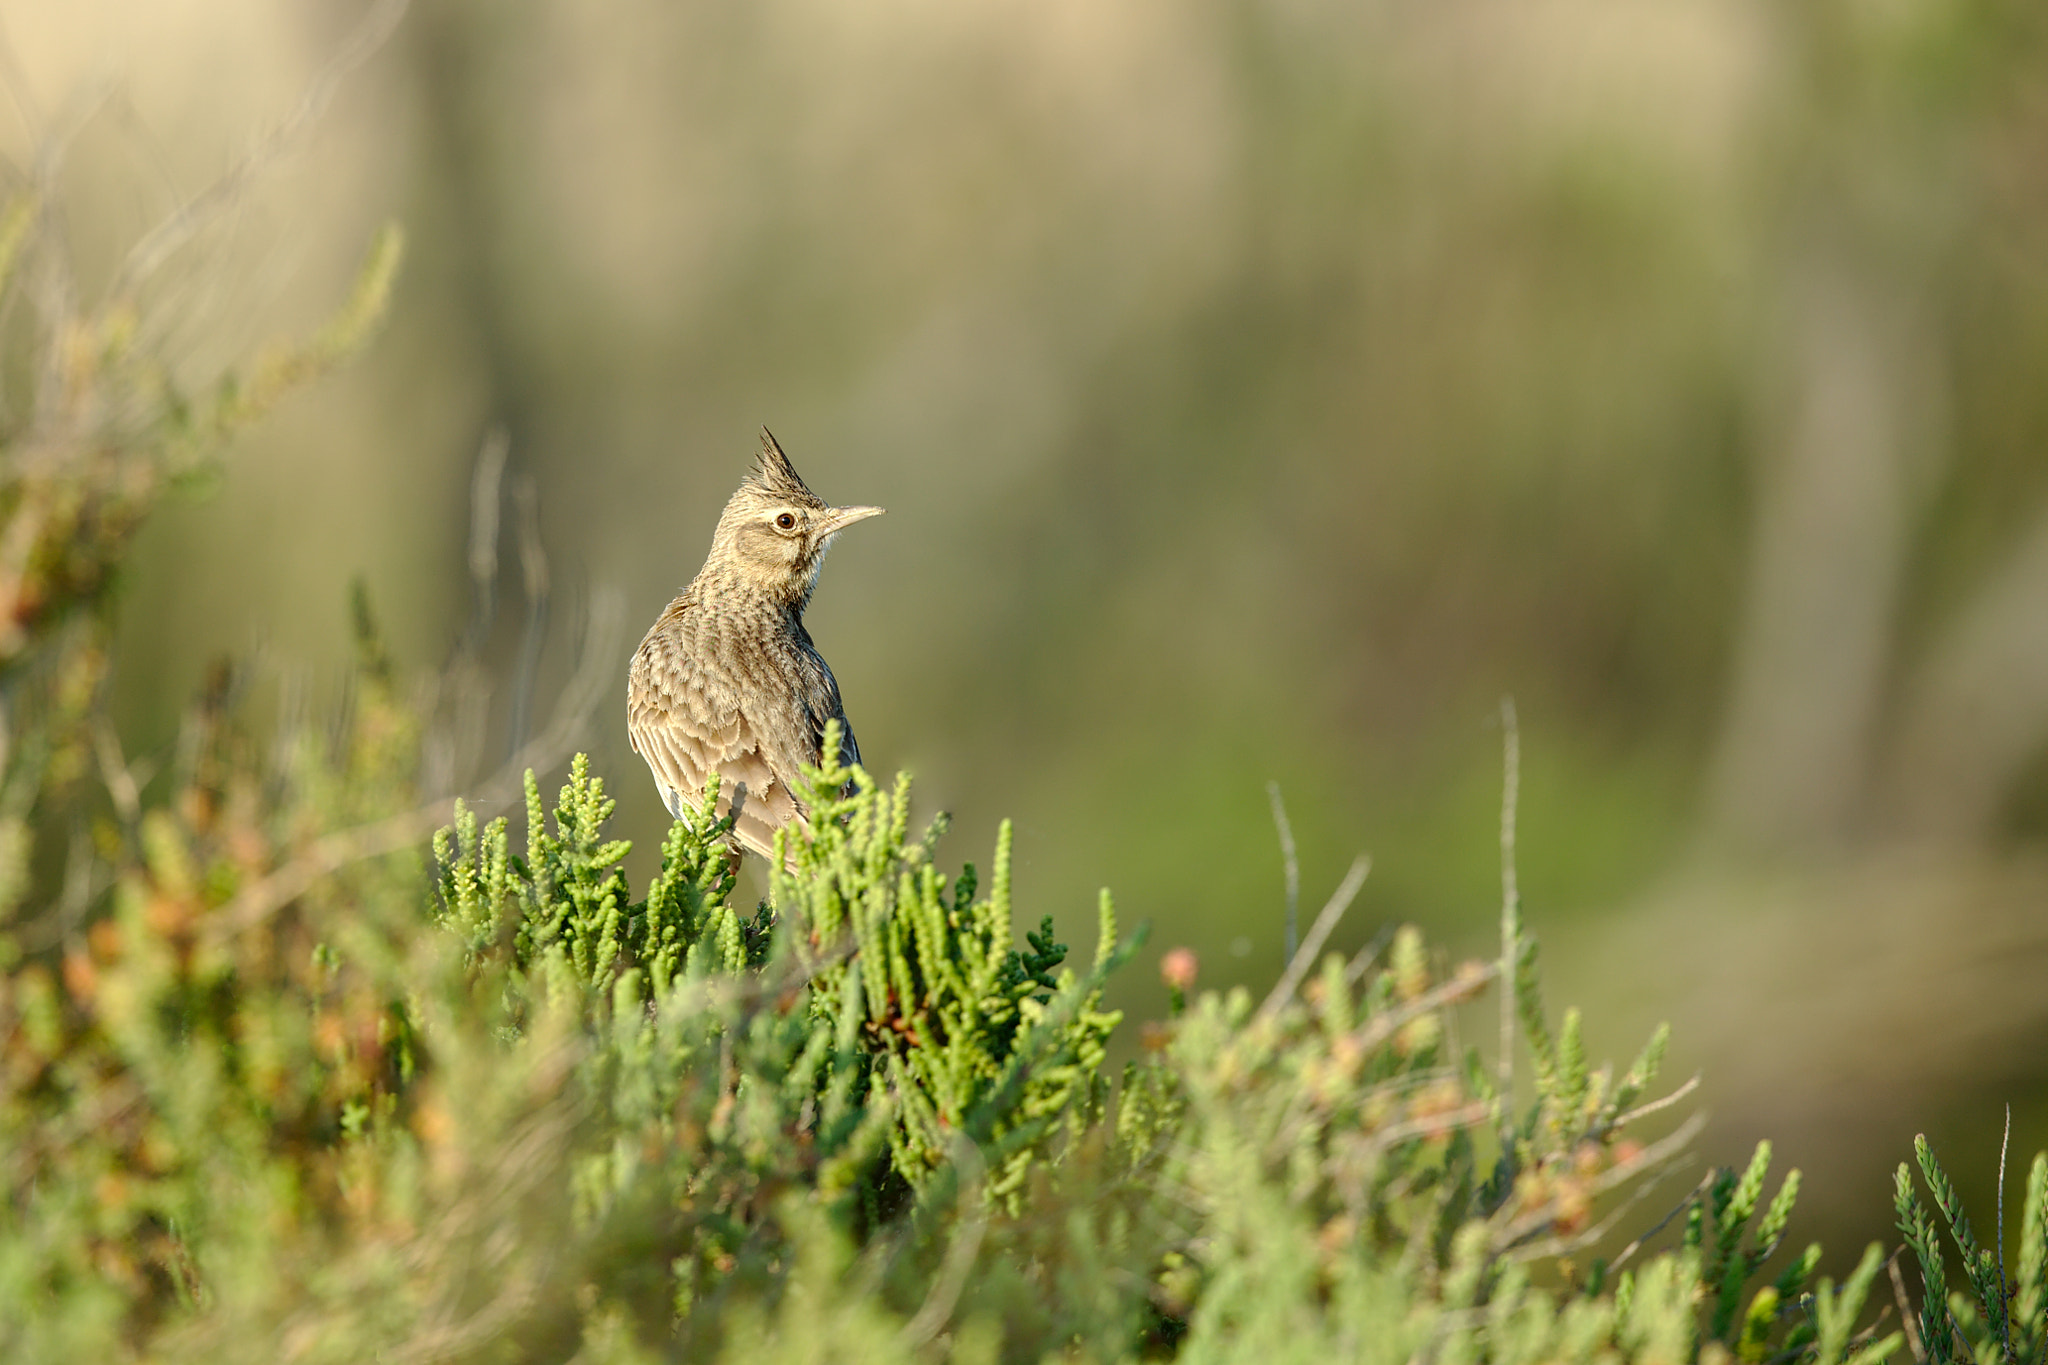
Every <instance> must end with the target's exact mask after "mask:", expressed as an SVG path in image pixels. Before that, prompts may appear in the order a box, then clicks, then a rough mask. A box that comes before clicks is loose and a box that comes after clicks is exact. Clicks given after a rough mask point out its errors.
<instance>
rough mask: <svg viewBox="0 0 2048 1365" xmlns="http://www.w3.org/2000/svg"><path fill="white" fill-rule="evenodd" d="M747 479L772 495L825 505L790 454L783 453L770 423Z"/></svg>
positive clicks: (758, 488)
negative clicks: (790, 459) (802, 475)
mask: <svg viewBox="0 0 2048 1365" xmlns="http://www.w3.org/2000/svg"><path fill="white" fill-rule="evenodd" d="M747 482H748V483H750V484H752V485H753V486H754V487H755V489H756V490H758V491H759V492H762V493H766V494H768V495H769V496H771V497H778V498H787V499H789V500H790V501H793V502H802V503H809V504H811V505H813V506H817V507H823V506H824V505H825V504H824V503H823V501H821V500H820V499H819V497H818V495H817V494H815V493H813V492H812V491H811V490H810V489H809V488H808V487H806V486H805V484H804V481H803V478H802V477H801V476H800V475H798V473H797V472H796V466H795V465H793V464H791V463H790V462H789V456H787V455H785V454H783V453H782V447H781V446H779V445H777V444H776V442H775V437H774V435H773V434H772V433H770V432H769V430H768V428H766V427H762V428H761V453H760V454H759V455H758V456H756V457H755V459H754V472H753V473H752V474H751V475H749V476H748V478H747Z"/></svg>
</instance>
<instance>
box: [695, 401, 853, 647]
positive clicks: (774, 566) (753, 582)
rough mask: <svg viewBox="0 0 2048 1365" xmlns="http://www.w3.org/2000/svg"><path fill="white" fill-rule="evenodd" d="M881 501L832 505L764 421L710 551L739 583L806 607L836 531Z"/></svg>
mask: <svg viewBox="0 0 2048 1365" xmlns="http://www.w3.org/2000/svg"><path fill="white" fill-rule="evenodd" d="M881 514H882V509H881V508H879V507H833V506H831V505H829V504H827V503H826V502H825V501H823V500H822V499H821V498H819V497H818V496H817V495H816V494H815V493H813V492H811V490H810V489H809V488H807V487H805V486H804V481H803V480H802V479H801V478H799V477H798V476H797V472H796V468H795V467H794V466H793V465H791V464H790V462H789V456H787V455H785V454H783V453H782V447H781V446H779V445H777V444H776V442H775V438H774V437H773V436H771V435H770V434H769V433H768V431H767V430H766V429H765V428H764V429H763V430H762V432H761V454H760V456H759V458H758V459H756V460H755V462H754V472H753V473H752V474H750V475H748V476H747V479H746V482H744V483H742V484H741V485H740V486H739V491H738V492H736V493H734V494H733V495H732V500H731V501H730V502H728V503H726V505H725V511H724V512H723V513H721V514H720V515H719V518H718V531H717V534H716V535H714V536H713V537H712V541H711V558H712V561H713V562H714V563H717V564H719V565H720V566H721V568H722V569H723V570H724V571H725V573H726V574H727V575H729V576H730V578H731V580H732V581H733V582H734V583H735V584H736V585H738V586H741V587H744V588H746V589H749V590H751V591H755V592H759V593H761V594H763V595H764V596H767V597H770V598H772V599H774V600H776V601H778V602H784V603H787V604H789V605H791V606H794V607H796V608H797V609H798V610H802V608H803V606H804V604H805V603H807V602H809V601H810V598H811V589H812V588H813V587H815V586H816V585H817V582H818V569H819V567H820V566H822V565H823V564H824V562H825V551H826V550H827V549H828V548H829V547H830V546H831V544H832V538H833V537H834V536H836V535H838V534H839V533H840V532H841V531H843V530H845V529H846V528H847V527H849V526H851V525H853V523H855V522H856V521H865V520H866V519H867V518H869V517H876V516H880V515H881Z"/></svg>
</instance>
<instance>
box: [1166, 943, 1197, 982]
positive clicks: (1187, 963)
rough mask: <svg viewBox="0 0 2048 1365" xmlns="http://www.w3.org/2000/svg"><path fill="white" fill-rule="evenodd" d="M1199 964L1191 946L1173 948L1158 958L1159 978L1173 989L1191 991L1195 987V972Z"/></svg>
mask: <svg viewBox="0 0 2048 1365" xmlns="http://www.w3.org/2000/svg"><path fill="white" fill-rule="evenodd" d="M1201 966H1202V964H1201V960H1200V959H1199V958H1197V957H1196V956H1195V950H1194V949H1193V948H1175V949H1173V950H1172V951H1171V952H1169V953H1167V955H1166V956H1165V957H1162V958H1160V959H1159V979H1160V980H1162V981H1164V982H1165V983H1166V984H1167V985H1168V986H1171V987H1172V988H1173V989H1174V990H1177V991H1191V990H1193V989H1194V988H1195V974H1196V972H1198V971H1200V970H1201Z"/></svg>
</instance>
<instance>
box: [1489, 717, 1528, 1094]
mask: <svg viewBox="0 0 2048 1365" xmlns="http://www.w3.org/2000/svg"><path fill="white" fill-rule="evenodd" d="M1500 731H1501V740H1500V744H1501V784H1500V980H1501V990H1500V1057H1499V1058H1498V1059H1497V1060H1496V1062H1495V1066H1496V1067H1497V1068H1498V1085H1499V1087H1500V1113H1501V1126H1502V1127H1503V1128H1505V1127H1506V1126H1507V1124H1508V1122H1509V1116H1510V1115H1511V1114H1513V1113H1514V1109H1515V964H1516V962H1517V961H1519V960H1520V957H1521V951H1522V891H1521V886H1520V883H1519V881H1518V879H1517V877H1516V873H1515V820H1516V816H1517V812H1518V808H1519V806H1520V804H1521V799H1522V729H1521V725H1520V722H1519V721H1518V719H1517V717H1516V715H1515V699H1514V698H1513V697H1502V698H1501V699H1500Z"/></svg>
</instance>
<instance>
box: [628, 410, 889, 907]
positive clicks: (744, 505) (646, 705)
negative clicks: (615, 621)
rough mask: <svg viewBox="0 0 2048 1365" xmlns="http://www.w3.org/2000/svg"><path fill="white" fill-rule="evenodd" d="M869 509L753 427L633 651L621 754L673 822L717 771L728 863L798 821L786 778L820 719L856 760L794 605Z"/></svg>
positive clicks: (803, 817) (812, 743)
mask: <svg viewBox="0 0 2048 1365" xmlns="http://www.w3.org/2000/svg"><path fill="white" fill-rule="evenodd" d="M882 511H883V509H882V508H880V507H833V506H831V505H829V504H827V503H826V502H825V501H824V500H822V499H821V498H819V497H818V496H817V495H816V494H814V493H812V492H811V490H810V488H809V487H808V486H806V485H805V483H804V481H803V479H802V478H801V477H799V476H798V474H797V472H796V467H795V466H794V465H792V464H791V463H790V462H789V456H787V455H785V454H784V453H783V451H782V447H781V446H780V445H779V444H777V443H776V440H775V437H774V436H773V435H772V434H771V433H770V432H769V431H768V430H767V428H765V427H764V428H762V430H761V453H760V455H759V456H758V457H757V458H756V460H755V463H754V469H753V471H752V472H751V473H750V474H749V475H748V476H747V477H746V479H745V480H744V481H743V482H742V483H741V484H740V486H739V489H738V491H737V492H735V493H734V494H733V495H732V498H731V500H730V501H728V502H727V503H726V504H725V510H724V511H723V512H721V513H720V514H719V517H718V529H717V530H716V531H715V532H713V534H712V537H711V553H710V554H709V555H708V556H707V557H706V558H705V560H704V567H703V568H702V569H700V570H698V571H697V576H696V578H694V579H692V580H691V582H690V585H689V586H688V587H687V588H684V589H683V590H682V592H681V593H679V594H678V595H677V596H676V598H675V600H674V601H672V602H670V603H669V604H668V606H667V608H666V609H665V610H663V612H662V613H661V615H660V616H659V617H658V618H657V619H656V620H655V622H654V625H653V626H652V627H651V628H650V629H649V630H648V632H647V634H646V636H645V638H643V639H642V640H641V641H640V647H639V648H638V649H636V650H635V651H634V652H633V662H632V665H631V667H630V668H629V669H628V670H627V674H626V733H627V735H628V736H629V737H630V739H631V740H632V744H633V752H635V753H637V754H639V755H640V757H641V758H643V759H645V760H646V761H647V767H648V769H649V770H650V771H651V772H652V773H653V774H654V785H655V787H656V788H657V789H658V790H659V791H660V793H661V800H662V804H663V805H665V806H667V807H668V812H669V814H670V815H671V816H673V817H675V818H678V819H680V818H682V815H683V810H684V807H685V804H686V803H687V802H690V801H692V800H693V799H695V798H696V797H698V796H699V795H700V794H701V793H702V792H703V790H704V786H705V783H706V780H707V779H708V778H709V777H710V775H711V774H712V773H713V772H716V773H717V774H718V775H719V788H718V806H717V813H718V815H719V817H720V818H721V819H722V818H724V817H725V816H726V815H727V814H728V813H733V814H734V815H735V819H734V822H733V829H732V835H731V839H732V841H734V842H735V843H736V845H737V847H733V846H732V845H730V844H729V848H730V850H731V852H730V856H731V857H732V859H733V862H734V866H735V867H736V866H737V860H738V857H739V850H740V849H742V848H743V849H746V850H750V851H752V852H754V853H758V854H760V855H761V856H762V857H764V858H768V859H770V860H772V859H773V858H774V851H773V850H774V841H775V832H776V831H777V830H778V829H782V828H785V827H788V826H795V827H796V828H798V829H803V828H807V827H808V826H809V823H810V811H809V809H808V808H807V806H806V805H805V804H804V801H803V800H802V798H801V797H800V796H799V795H798V791H799V787H798V783H799V782H800V780H801V777H802V770H803V769H804V768H805V767H807V766H808V767H815V766H817V765H818V763H819V760H820V758H821V756H822V754H823V750H824V740H825V725H826V722H828V721H833V720H836V721H838V722H839V762H840V763H841V764H842V765H846V766H852V765H854V764H858V763H859V762H860V745H859V744H858V743H856V742H855V740H854V737H853V727H852V726H851V725H849V724H848V723H847V720H846V707H845V704H844V703H843V702H842V701H841V700H840V696H839V682H838V679H836V678H834V677H833V676H832V669H831V667H830V666H829V665H827V664H826V662H825V659H824V656H822V655H821V654H819V653H818V647H817V646H816V645H815V644H814V643H812V641H811V635H810V632H809V631H807V630H805V629H804V608H805V607H807V606H809V605H810V601H811V593H812V592H813V591H814V590H815V589H816V588H817V586H818V571H819V569H820V568H821V567H822V566H823V565H824V562H825V552H826V551H827V550H828V549H830V548H831V545H832V541H833V539H834V538H835V537H836V536H838V534H839V533H840V532H841V531H843V530H845V529H846V528H847V527H849V526H851V525H853V524H854V523H855V522H857V521H865V520H867V519H868V518H869V517H875V516H880V515H881V514H882Z"/></svg>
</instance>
